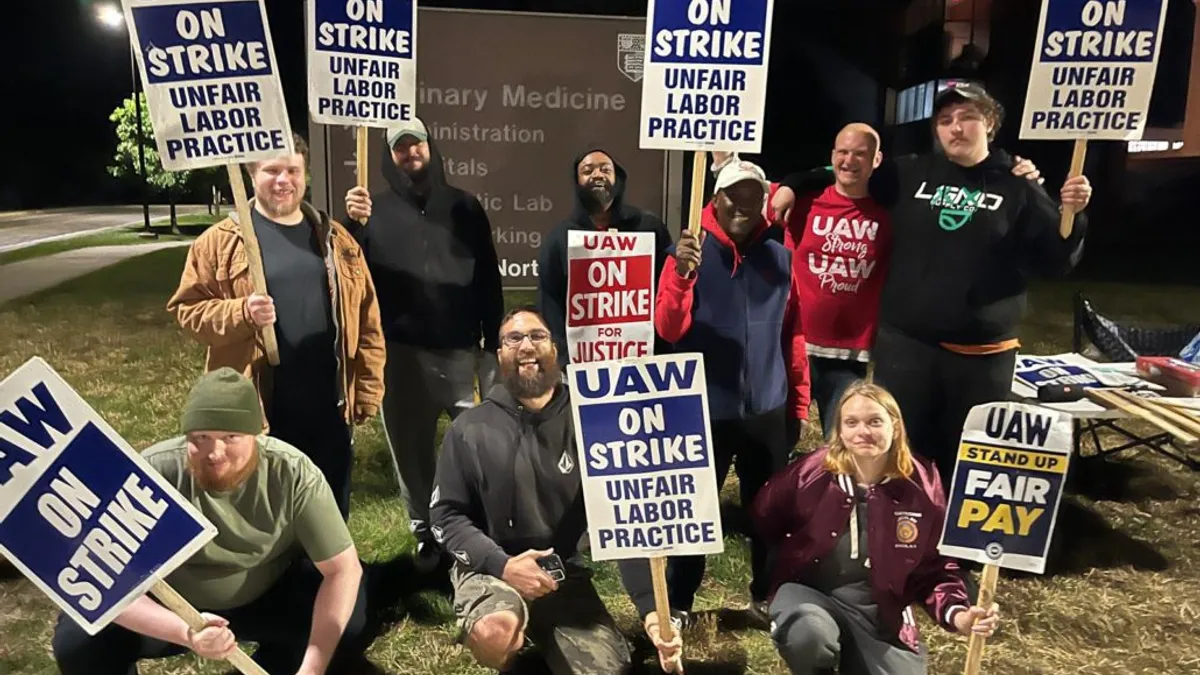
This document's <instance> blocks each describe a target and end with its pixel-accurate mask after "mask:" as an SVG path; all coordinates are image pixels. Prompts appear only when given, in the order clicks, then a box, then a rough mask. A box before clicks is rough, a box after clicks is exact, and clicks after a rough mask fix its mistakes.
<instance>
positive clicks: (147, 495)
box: [0, 24, 216, 635]
mask: <svg viewBox="0 0 1200 675" xmlns="http://www.w3.org/2000/svg"><path fill="white" fill-rule="evenodd" d="M201 25H202V24H201ZM215 534H216V531H215V529H214V528H213V526H212V525H211V524H209V523H208V522H206V521H205V520H204V519H203V518H202V517H201V516H200V514H199V513H198V512H196V511H195V509H194V508H193V507H192V506H191V505H190V504H188V503H187V502H185V501H184V500H183V499H182V498H181V497H180V496H179V495H178V494H177V493H175V492H174V491H173V490H172V489H171V487H170V485H169V484H167V483H166V482H165V481H164V480H163V478H162V477H161V476H159V475H158V474H157V473H156V472H154V470H153V469H152V468H151V467H150V465H149V464H147V463H146V460H144V459H143V458H142V457H141V456H140V455H138V454H137V453H135V452H134V451H133V449H132V448H129V447H128V444H126V443H125V442H124V441H123V440H121V439H120V437H119V436H117V435H116V433H115V432H113V431H112V430H111V429H110V428H109V427H108V426H107V425H106V424H105V423H104V421H103V420H102V419H100V417H99V416H98V415H96V413H95V412H94V411H93V410H91V408H90V407H88V405H87V404H86V403H84V402H83V400H82V399H80V398H79V396H78V394H76V393H75V392H74V391H72V390H71V389H70V387H69V386H68V385H67V384H66V383H65V382H63V381H62V378H60V377H59V376H58V374H57V373H55V372H54V371H53V369H51V368H50V367H49V366H48V365H46V364H45V362H43V361H42V360H41V359H37V358H34V359H31V360H30V361H29V362H27V363H26V364H25V365H24V366H22V367H21V368H20V369H18V370H17V372H15V373H13V374H12V375H11V376H9V377H8V378H7V379H5V380H4V381H3V382H0V553H2V554H3V555H5V556H6V557H7V558H8V559H9V560H11V561H12V562H13V563H14V564H15V565H16V566H17V567H18V569H20V570H21V571H22V572H23V573H24V574H25V575H26V576H28V577H29V578H30V580H31V581H33V582H34V583H35V584H37V586H38V587H39V588H40V589H41V590H42V591H43V592H44V593H45V594H46V595H47V596H49V597H50V598H51V599H52V600H53V601H54V602H55V603H56V604H58V606H59V607H61V608H62V609H63V611H64V612H66V613H67V615H69V616H70V617H71V618H72V619H73V620H74V621H75V622H76V623H78V624H79V625H80V626H81V627H83V628H84V630H86V631H87V632H88V633H89V634H92V635H94V634H96V633H97V632H98V631H99V630H101V629H103V628H104V626H105V625H107V624H108V623H109V622H111V621H112V620H113V619H114V618H115V617H116V616H117V615H118V614H119V613H120V612H121V610H122V609H123V608H124V607H125V606H126V605H128V603H129V602H132V601H133V600H134V599H136V598H137V597H138V596H139V595H141V594H142V593H144V592H145V591H146V589H147V588H148V587H149V585H150V584H152V583H153V582H154V580H155V579H156V578H162V577H165V576H166V575H168V574H170V573H171V571H173V570H174V569H175V568H176V567H178V566H179V565H180V564H182V563H183V562H185V561H186V560H187V559H188V558H190V557H191V556H192V555H193V554H195V552H196V551H198V550H199V549H200V548H201V547H203V545H204V544H205V543H206V542H207V541H209V540H210V539H212V537H213V536H214V535H215Z"/></svg>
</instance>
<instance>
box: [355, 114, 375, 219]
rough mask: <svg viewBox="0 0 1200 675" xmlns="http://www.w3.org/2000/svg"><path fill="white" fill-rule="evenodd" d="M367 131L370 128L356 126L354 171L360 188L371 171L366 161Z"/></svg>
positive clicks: (365, 182)
mask: <svg viewBox="0 0 1200 675" xmlns="http://www.w3.org/2000/svg"><path fill="white" fill-rule="evenodd" d="M369 131H370V130H369V129H367V128H366V127H359V128H358V138H357V140H358V151H357V152H356V153H355V155H354V157H355V160H356V162H357V167H356V169H355V173H357V174H358V187H360V188H367V179H368V178H369V177H370V173H371V170H370V168H369V165H368V163H367V157H368V156H369V155H370V154H371V152H370V147H369V141H370V138H368V132H369ZM362 224H363V225H366V224H367V221H366V220H364V221H362Z"/></svg>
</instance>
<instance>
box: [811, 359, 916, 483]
mask: <svg viewBox="0 0 1200 675" xmlns="http://www.w3.org/2000/svg"><path fill="white" fill-rule="evenodd" d="M855 396H862V397H863V398H867V399H870V400H872V401H874V402H876V403H878V404H879V405H881V406H883V409H884V410H886V411H887V414H888V417H891V418H892V447H891V450H889V451H888V463H887V469H886V470H885V471H884V476H886V477H888V478H908V477H909V476H911V475H912V473H913V457H912V449H911V448H910V447H909V444H908V433H907V432H906V431H905V429H904V418H903V417H901V415H900V404H898V403H896V399H895V398H894V397H892V395H891V393H890V392H888V390H887V389H884V388H883V387H881V386H879V385H877V384H874V383H873V382H866V381H863V380H859V381H858V382H855V383H854V384H851V385H850V386H849V387H847V388H846V392H845V393H844V394H842V398H841V400H839V401H838V404H837V408H836V409H835V410H834V411H833V414H834V415H836V416H837V417H836V420H837V423H836V424H835V425H834V428H833V431H832V432H830V434H829V438H828V442H829V453H828V454H827V455H826V456H825V469H826V470H827V471H829V472H831V473H836V474H841V475H847V476H852V475H854V457H853V455H851V454H850V450H849V449H847V448H846V444H845V443H843V442H842V434H841V420H842V408H843V407H845V405H846V402H847V401H849V400H850V399H852V398H854V397H855Z"/></svg>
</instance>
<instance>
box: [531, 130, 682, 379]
mask: <svg viewBox="0 0 1200 675" xmlns="http://www.w3.org/2000/svg"><path fill="white" fill-rule="evenodd" d="M626 178H627V174H626V173H625V167H623V166H621V165H620V164H619V163H618V162H617V161H616V160H615V159H613V156H612V154H611V153H609V152H608V151H606V150H604V149H602V148H589V149H587V150H585V151H584V152H583V153H581V154H580V155H579V156H577V157H576V158H575V161H574V162H572V163H571V182H572V183H573V184H574V186H575V209H574V210H573V211H572V212H571V217H570V218H568V219H567V220H564V221H563V222H561V223H559V224H558V225H556V226H555V228H554V229H553V230H552V231H551V232H550V236H549V237H547V238H546V241H545V242H544V243H543V244H542V252H541V255H540V256H539V259H538V267H539V277H538V310H539V311H540V312H541V313H542V316H544V317H546V323H547V324H549V326H550V333H551V334H552V335H553V336H554V344H555V346H556V347H557V348H558V363H559V365H560V366H562V367H566V365H567V363H569V362H570V356H569V352H568V350H567V269H568V266H567V232H569V231H570V230H583V231H586V232H604V231H606V230H617V231H620V232H653V233H654V276H653V277H652V278H653V279H654V280H655V282H656V283H657V280H658V277H659V274H660V273H661V272H662V266H663V263H664V262H665V261H666V259H667V253H666V251H667V248H669V247H670V246H671V234H670V233H669V232H667V226H666V225H664V224H663V221H662V220H661V219H660V218H659V217H658V216H656V215H654V214H653V213H649V212H647V211H643V210H642V209H639V208H638V207H636V206H633V205H630V204H626V203H625V181H626ZM654 294H655V293H654V292H652V293H651V297H653V296H654ZM664 344H665V343H662V342H661V341H660V340H657V339H656V340H655V348H654V352H655V353H656V354H661V353H662V346H663V345H664Z"/></svg>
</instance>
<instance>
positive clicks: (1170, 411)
mask: <svg viewBox="0 0 1200 675" xmlns="http://www.w3.org/2000/svg"><path fill="white" fill-rule="evenodd" d="M1113 393H1115V394H1116V395H1117V396H1118V397H1120V398H1121V399H1124V400H1125V401H1128V402H1130V403H1132V404H1134V405H1136V406H1138V407H1140V408H1142V409H1144V410H1149V411H1150V412H1152V413H1154V414H1156V415H1158V416H1160V417H1162V418H1163V419H1165V420H1167V421H1168V422H1170V423H1172V424H1174V425H1177V426H1178V427H1179V428H1180V429H1183V430H1184V431H1186V432H1188V433H1191V434H1200V419H1197V418H1195V417H1192V416H1190V415H1185V414H1183V413H1181V412H1179V411H1178V410H1175V409H1174V408H1171V407H1168V406H1165V405H1162V404H1160V403H1159V402H1158V401H1156V400H1154V399H1150V398H1142V397H1141V396H1138V395H1136V394H1131V393H1129V392H1127V391H1120V390H1118V391H1115V392H1113Z"/></svg>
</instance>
